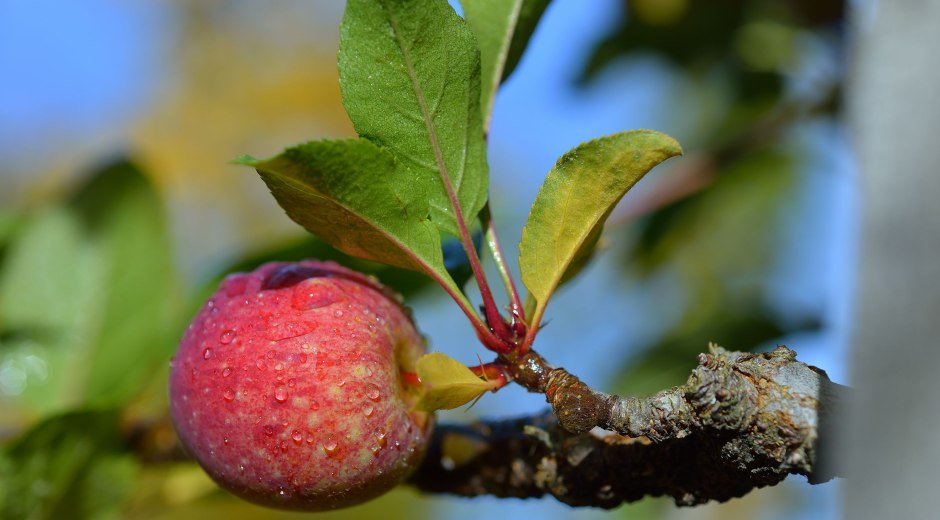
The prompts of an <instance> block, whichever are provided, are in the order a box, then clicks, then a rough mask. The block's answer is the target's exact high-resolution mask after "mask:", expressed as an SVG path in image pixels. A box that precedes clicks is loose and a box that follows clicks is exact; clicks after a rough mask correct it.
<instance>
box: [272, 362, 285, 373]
mask: <svg viewBox="0 0 940 520" xmlns="http://www.w3.org/2000/svg"><path fill="white" fill-rule="evenodd" d="M274 370H277V371H281V370H284V363H278V364H276V365H274Z"/></svg>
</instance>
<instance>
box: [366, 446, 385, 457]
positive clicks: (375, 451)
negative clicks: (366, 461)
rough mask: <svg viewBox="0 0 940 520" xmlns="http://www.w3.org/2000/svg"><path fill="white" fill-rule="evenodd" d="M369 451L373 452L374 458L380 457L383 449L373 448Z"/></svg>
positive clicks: (379, 447)
mask: <svg viewBox="0 0 940 520" xmlns="http://www.w3.org/2000/svg"><path fill="white" fill-rule="evenodd" d="M369 450H370V451H371V452H372V456H373V457H378V456H379V454H380V453H382V447H381V446H372V447H370V448H369Z"/></svg>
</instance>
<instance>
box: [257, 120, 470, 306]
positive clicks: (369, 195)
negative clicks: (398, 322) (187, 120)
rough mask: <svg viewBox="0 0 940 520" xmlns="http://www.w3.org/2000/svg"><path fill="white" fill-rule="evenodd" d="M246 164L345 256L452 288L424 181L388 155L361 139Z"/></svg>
mask: <svg viewBox="0 0 940 520" xmlns="http://www.w3.org/2000/svg"><path fill="white" fill-rule="evenodd" d="M239 162H240V163H241V164H246V165H249V166H253V167H255V168H256V169H257V170H258V173H259V174H260V175H261V178H262V179H263V180H264V182H265V184H267V185H268V188H269V189H270V190H271V193H272V194H273V195H274V198H275V199H277V201H278V204H280V205H281V207H282V208H284V210H285V211H286V212H287V214H288V216H290V218H291V219H293V220H294V221H295V222H297V223H298V224H300V225H302V226H303V227H304V228H306V229H307V230H309V231H310V232H311V233H313V234H315V235H317V236H318V237H320V238H321V239H323V240H324V241H326V242H327V243H329V244H330V245H332V246H333V247H335V248H336V249H339V250H340V251H342V252H344V253H347V254H349V255H352V256H355V257H358V258H364V259H366V260H374V261H376V262H382V263H386V264H389V265H393V266H397V267H402V268H405V269H411V270H415V271H419V272H424V273H426V274H428V275H429V276H431V277H432V278H434V279H435V280H437V281H438V282H439V283H441V284H442V285H446V286H448V287H452V288H455V285H454V282H453V280H451V278H450V275H448V274H447V270H446V269H445V267H444V259H443V256H442V252H441V238H440V233H439V231H438V229H437V228H436V227H435V226H434V225H433V223H431V221H430V220H429V218H428V213H429V209H428V195H427V191H426V189H427V188H428V187H427V186H426V185H424V184H421V183H410V182H409V180H410V179H411V178H412V173H411V171H410V170H409V169H408V168H407V167H406V166H405V165H404V164H402V163H401V162H400V161H398V160H396V159H395V158H394V157H393V156H392V154H391V153H389V152H388V151H386V150H383V149H381V148H379V147H378V146H376V145H374V144H372V142H370V141H367V140H364V139H360V140H345V141H316V142H311V143H307V144H303V145H300V146H297V147H294V148H290V149H288V150H286V151H285V152H284V153H282V154H281V155H279V156H277V157H274V158H272V159H268V160H255V159H251V158H243V159H241V160H240V161H239Z"/></svg>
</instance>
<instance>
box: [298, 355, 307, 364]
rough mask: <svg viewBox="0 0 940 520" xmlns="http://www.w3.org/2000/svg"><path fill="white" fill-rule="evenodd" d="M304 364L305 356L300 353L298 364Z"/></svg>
mask: <svg viewBox="0 0 940 520" xmlns="http://www.w3.org/2000/svg"><path fill="white" fill-rule="evenodd" d="M306 362H307V354H304V353H301V354H300V364H301V365H302V364H304V363H306Z"/></svg>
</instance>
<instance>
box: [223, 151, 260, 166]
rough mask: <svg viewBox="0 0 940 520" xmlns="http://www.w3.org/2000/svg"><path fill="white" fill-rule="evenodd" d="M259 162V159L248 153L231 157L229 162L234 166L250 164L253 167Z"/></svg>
mask: <svg viewBox="0 0 940 520" xmlns="http://www.w3.org/2000/svg"><path fill="white" fill-rule="evenodd" d="M260 163H261V161H260V160H259V159H256V158H254V157H252V156H250V155H248V154H241V155H239V156H238V157H236V158H234V159H232V160H231V161H230V163H229V164H234V165H236V166H251V167H255V166H258V165H259V164H260Z"/></svg>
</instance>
